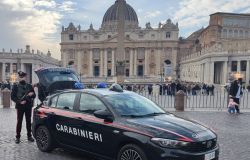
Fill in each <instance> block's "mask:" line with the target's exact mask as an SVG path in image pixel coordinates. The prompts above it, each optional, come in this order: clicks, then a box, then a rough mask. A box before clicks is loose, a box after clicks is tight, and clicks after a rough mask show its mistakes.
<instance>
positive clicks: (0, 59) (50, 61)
mask: <svg viewBox="0 0 250 160" xmlns="http://www.w3.org/2000/svg"><path fill="white" fill-rule="evenodd" d="M59 64H60V63H59V60H57V59H55V58H52V57H51V53H50V51H48V53H47V54H43V53H41V52H40V51H38V50H37V52H36V53H35V51H34V50H31V49H30V46H29V45H27V46H26V49H25V50H23V49H18V50H17V52H13V51H12V49H10V51H6V50H5V49H3V50H2V52H0V82H4V81H12V82H14V81H15V80H17V72H18V71H20V70H22V71H24V72H26V73H27V81H28V82H30V83H36V82H38V78H37V76H36V74H35V73H34V71H35V70H36V69H38V68H41V67H56V66H59Z"/></svg>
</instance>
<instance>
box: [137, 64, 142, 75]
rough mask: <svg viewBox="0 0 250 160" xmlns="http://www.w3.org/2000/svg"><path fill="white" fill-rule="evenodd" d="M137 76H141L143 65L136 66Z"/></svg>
mask: <svg viewBox="0 0 250 160" xmlns="http://www.w3.org/2000/svg"><path fill="white" fill-rule="evenodd" d="M137 76H143V65H139V66H137Z"/></svg>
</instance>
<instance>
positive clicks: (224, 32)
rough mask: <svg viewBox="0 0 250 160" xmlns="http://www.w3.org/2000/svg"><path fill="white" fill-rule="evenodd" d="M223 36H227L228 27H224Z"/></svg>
mask: <svg viewBox="0 0 250 160" xmlns="http://www.w3.org/2000/svg"><path fill="white" fill-rule="evenodd" d="M222 37H223V38H227V30H226V29H223V35H222Z"/></svg>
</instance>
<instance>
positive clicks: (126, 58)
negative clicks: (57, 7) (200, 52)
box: [125, 48, 130, 60]
mask: <svg viewBox="0 0 250 160" xmlns="http://www.w3.org/2000/svg"><path fill="white" fill-rule="evenodd" d="M129 58H130V49H129V48H126V50H125V60H129Z"/></svg>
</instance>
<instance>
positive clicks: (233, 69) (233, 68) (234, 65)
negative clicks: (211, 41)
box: [231, 61, 237, 72]
mask: <svg viewBox="0 0 250 160" xmlns="http://www.w3.org/2000/svg"><path fill="white" fill-rule="evenodd" d="M231 70H232V72H236V71H237V61H232V66H231Z"/></svg>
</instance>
